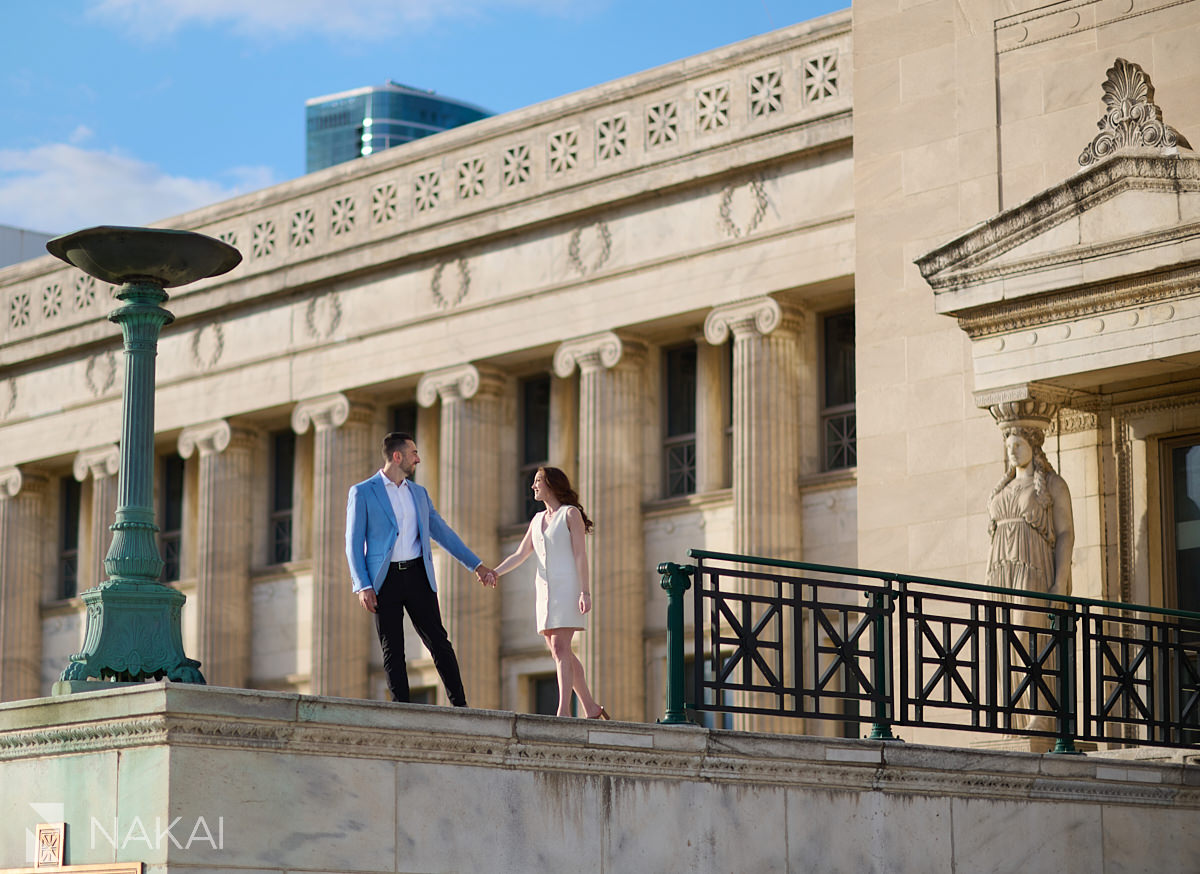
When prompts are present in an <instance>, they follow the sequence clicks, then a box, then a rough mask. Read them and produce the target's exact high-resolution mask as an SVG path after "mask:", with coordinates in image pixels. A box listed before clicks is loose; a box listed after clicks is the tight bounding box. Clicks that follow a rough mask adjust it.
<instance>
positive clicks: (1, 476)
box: [0, 467, 25, 498]
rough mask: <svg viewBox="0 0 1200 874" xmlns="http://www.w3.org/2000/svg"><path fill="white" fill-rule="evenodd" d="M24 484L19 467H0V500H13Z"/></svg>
mask: <svg viewBox="0 0 1200 874" xmlns="http://www.w3.org/2000/svg"><path fill="white" fill-rule="evenodd" d="M24 482H25V477H24V476H23V475H22V474H21V469H20V468H19V467H0V498H15V497H16V496H17V495H18V494H20V492H21V486H22V485H24Z"/></svg>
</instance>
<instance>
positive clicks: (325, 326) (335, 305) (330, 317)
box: [304, 291, 342, 340]
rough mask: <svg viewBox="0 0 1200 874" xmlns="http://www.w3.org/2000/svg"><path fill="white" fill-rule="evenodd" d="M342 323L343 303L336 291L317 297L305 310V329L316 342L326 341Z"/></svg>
mask: <svg viewBox="0 0 1200 874" xmlns="http://www.w3.org/2000/svg"><path fill="white" fill-rule="evenodd" d="M341 323H342V302H341V299H340V298H339V297H338V293H337V292H336V291H330V292H326V293H325V294H321V295H317V296H316V297H314V298H313V299H312V300H310V301H309V302H308V306H307V307H305V310H304V327H305V328H306V329H307V330H308V336H310V337H312V338H313V339H314V340H326V339H328V338H329V337H332V336H333V332H334V331H336V330H337V329H338V325H340V324H341Z"/></svg>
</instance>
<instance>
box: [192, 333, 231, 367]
mask: <svg viewBox="0 0 1200 874" xmlns="http://www.w3.org/2000/svg"><path fill="white" fill-rule="evenodd" d="M224 351H225V329H224V328H222V327H221V323H220V322H210V323H209V324H207V325H202V326H201V327H200V328H198V329H197V330H196V331H195V332H194V333H193V334H192V364H194V365H195V366H196V369H197V370H201V371H204V370H212V369H213V368H214V367H216V366H217V362H218V361H220V360H221V353H223V352H224Z"/></svg>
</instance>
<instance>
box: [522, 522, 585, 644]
mask: <svg viewBox="0 0 1200 874" xmlns="http://www.w3.org/2000/svg"><path fill="white" fill-rule="evenodd" d="M565 510H566V508H565V507H562V508H560V509H559V511H558V512H557V513H555V514H554V515H553V516H551V517H550V521H549V522H546V524H545V529H546V530H545V531H543V530H542V523H543V522H544V521H545V517H546V511H545V510H543V511H542V512H540V513H538V514H537V515H536V516H534V517H533V556H534V558H535V559H536V560H537V575H536V576H535V577H534V586H535V590H536V601H537V627H538V632H539V633H541V632H543V631H545V630H546V629H547V628H575V629H578V630H583V629H584V627H585V626H584V624H583V614H582V613H580V612H579V593H580V592H581V591H582V589H583V587H582V586H581V585H580V583H579V573H578V571H576V569H575V552H574V550H573V549H571V530H570V529H569V528H568V527H567V514H566V512H565Z"/></svg>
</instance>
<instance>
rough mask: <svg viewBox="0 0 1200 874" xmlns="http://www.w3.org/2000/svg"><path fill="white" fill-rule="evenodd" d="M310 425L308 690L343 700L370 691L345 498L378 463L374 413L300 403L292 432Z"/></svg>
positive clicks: (336, 401)
mask: <svg viewBox="0 0 1200 874" xmlns="http://www.w3.org/2000/svg"><path fill="white" fill-rule="evenodd" d="M309 427H312V428H313V432H314V440H313V443H314V446H313V513H312V568H313V570H312V575H313V581H312V587H313V616H312V683H311V685H312V692H313V694H314V695H333V696H337V697H340V698H365V697H366V696H367V694H368V691H369V690H368V671H369V667H368V654H369V652H370V641H371V640H372V639H373V638H374V634H373V633H372V629H371V623H370V621H369V619H370V617H369V616H368V615H367V613H366V612H365V611H364V610H363V609H362V607H361V605H359V603H358V599H357V598H355V597H354V595H353V592H352V589H351V586H350V577H349V575H348V571H347V570H346V549H345V531H346V526H345V520H346V495H347V493H348V492H349V490H350V486H352V485H354V483H356V482H359V481H360V480H363V479H366V478H367V477H368V476H370V475H371V473H372V471H373V470H377V469H378V467H379V464H378V462H377V460H376V450H375V443H374V441H373V440H372V436H371V410H370V408H369V407H366V406H363V405H360V404H353V403H351V402H350V400H349V399H348V398H346V397H345V396H344V395H341V394H336V395H328V396H325V397H322V398H315V399H313V400H309V401H303V402H302V403H300V404H298V405H297V406H296V409H295V410H294V411H293V412H292V428H293V429H294V430H295V431H296V433H297V434H303V433H304V432H305V431H307V430H308V429H309Z"/></svg>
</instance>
